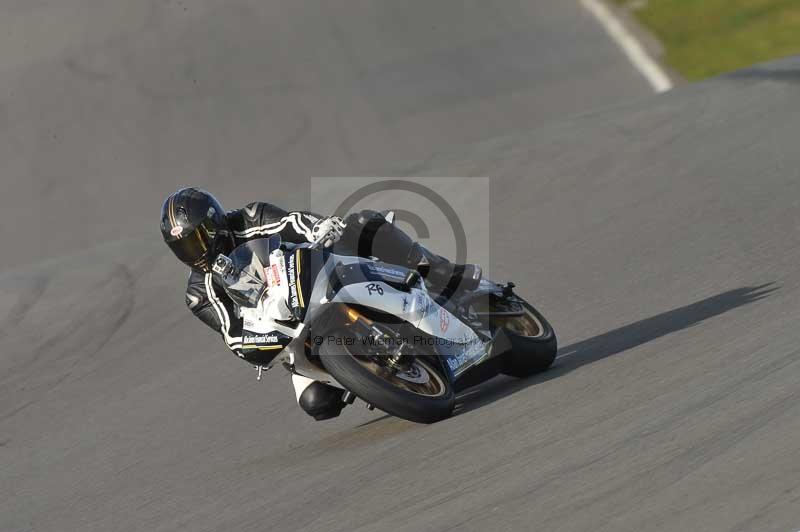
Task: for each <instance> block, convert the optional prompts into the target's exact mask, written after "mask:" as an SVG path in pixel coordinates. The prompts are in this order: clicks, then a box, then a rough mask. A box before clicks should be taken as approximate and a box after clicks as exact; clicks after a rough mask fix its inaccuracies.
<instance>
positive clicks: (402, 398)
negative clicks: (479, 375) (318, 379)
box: [318, 332, 455, 423]
mask: <svg viewBox="0 0 800 532" xmlns="http://www.w3.org/2000/svg"><path fill="white" fill-rule="evenodd" d="M339 337H340V338H342V340H343V341H342V342H341V343H340V344H338V343H325V344H323V345H321V346H320V348H319V351H318V353H319V357H320V360H322V365H323V366H325V369H326V370H328V372H329V373H330V374H331V375H333V377H334V378H335V379H336V380H337V381H339V382H340V383H341V384H342V385H343V386H345V387H346V388H347V389H348V390H350V391H351V392H353V393H354V394H355V395H356V396H357V397H359V398H361V399H362V400H364V401H366V402H368V403H370V404H371V405H373V406H375V407H377V408H379V409H381V410H383V411H384V412H386V413H388V414H391V415H393V416H396V417H400V418H403V419H407V420H409V421H414V422H417V423H434V422H436V421H440V420H442V419H445V418H448V417H450V416H451V415H452V413H453V408H454V406H455V393H454V391H453V387H452V385H451V384H450V381H449V380H448V379H447V378H446V377H445V376H444V375H443V373H442V370H441V369H439V368H438V367H437V366H436V364H434V363H432V362H430V361H429V360H428V359H427V358H425V357H423V356H415V358H414V360H413V362H412V363H411V366H410V368H409V370H408V371H390V370H389V369H388V368H387V367H385V366H382V365H381V364H378V363H377V362H375V361H374V358H373V357H374V355H375V353H369V352H368V350H374V349H375V347H374V346H373V347H370V346H364V345H362V344H361V342H360V341H359V340H358V339H357V338H354V337H353V336H352V335H350V334H349V333H347V332H344V333H342V334H341V335H340V336H339ZM420 354H421V353H420Z"/></svg>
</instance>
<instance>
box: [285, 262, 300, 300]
mask: <svg viewBox="0 0 800 532" xmlns="http://www.w3.org/2000/svg"><path fill="white" fill-rule="evenodd" d="M294 264H295V254H294V253H293V254H291V255H289V266H288V268H287V277H288V278H289V302H290V304H291V305H292V307H295V308H297V307H299V306H300V298H299V297H298V296H297V276H296V275H295V267H294Z"/></svg>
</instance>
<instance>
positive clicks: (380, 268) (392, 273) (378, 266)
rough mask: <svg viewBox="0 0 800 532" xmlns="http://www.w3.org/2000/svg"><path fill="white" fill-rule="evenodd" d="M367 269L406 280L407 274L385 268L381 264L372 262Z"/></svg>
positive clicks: (368, 263)
mask: <svg viewBox="0 0 800 532" xmlns="http://www.w3.org/2000/svg"><path fill="white" fill-rule="evenodd" d="M366 264H367V268H368V269H369V270H370V271H371V272H375V273H382V274H384V275H390V276H392V277H399V278H401V279H404V278H405V276H406V275H405V273H403V272H401V271H400V270H395V269H394V268H389V267H388V266H383V265H381V264H374V263H371V262H367V263H366Z"/></svg>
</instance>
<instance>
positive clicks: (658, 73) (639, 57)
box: [581, 0, 672, 92]
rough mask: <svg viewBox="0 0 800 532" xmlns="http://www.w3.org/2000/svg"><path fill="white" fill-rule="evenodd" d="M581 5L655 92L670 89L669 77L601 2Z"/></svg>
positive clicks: (585, 1)
mask: <svg viewBox="0 0 800 532" xmlns="http://www.w3.org/2000/svg"><path fill="white" fill-rule="evenodd" d="M581 4H583V7H585V8H586V10H587V11H589V12H590V13H591V14H592V15H594V17H595V18H596V19H597V20H598V22H600V24H601V25H602V26H603V28H604V29H605V30H606V32H607V33H608V34H609V35H610V36H611V38H612V39H614V41H615V42H616V43H617V44H618V45H619V47H620V48H622V51H623V52H625V55H626V56H628V59H630V61H631V63H633V66H635V67H636V68H637V69H638V70H639V72H641V73H642V75H643V76H644V77H645V78H647V81H649V82H650V85H652V86H653V89H654V90H655V91H656V92H664V91H668V90H670V89H671V88H672V81H670V79H669V76H667V74H666V73H665V72H664V71H663V70H662V69H661V67H659V66H658V63H656V62H655V61H653V59H652V58H651V57H650V56H649V55H648V54H647V52H646V51H645V49H644V47H642V45H641V44H639V41H638V40H636V37H634V36H633V35H631V33H630V32H629V31H628V30H627V29H626V28H625V26H624V25H623V24H622V23H621V22H620V21H619V20H618V19H617V17H615V16H614V13H612V12H611V10H610V9H608V7H606V6H605V4H603V2H602V1H601V0H581Z"/></svg>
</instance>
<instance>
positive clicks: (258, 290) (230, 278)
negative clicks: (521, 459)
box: [214, 235, 281, 307]
mask: <svg viewBox="0 0 800 532" xmlns="http://www.w3.org/2000/svg"><path fill="white" fill-rule="evenodd" d="M280 245H281V237H280V235H272V236H271V237H269V238H258V239H256V240H250V241H249V242H245V243H244V244H242V245H240V246H238V247H237V248H236V249H234V250H233V251H232V252H231V254H230V255H229V256H227V257H226V256H224V255H220V256H219V257H217V260H216V261H214V273H215V274H217V275H218V277H219V279H220V280H221V281H222V285H223V286H224V287H225V291H226V292H227V293H228V295H229V296H230V297H231V299H233V301H234V302H236V304H238V305H239V306H242V307H255V306H256V305H257V304H258V302H259V300H260V299H261V298H262V297H263V295H264V292H266V290H267V268H269V255H270V253H272V251H273V250H276V249H278V248H280Z"/></svg>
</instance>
